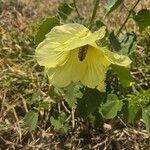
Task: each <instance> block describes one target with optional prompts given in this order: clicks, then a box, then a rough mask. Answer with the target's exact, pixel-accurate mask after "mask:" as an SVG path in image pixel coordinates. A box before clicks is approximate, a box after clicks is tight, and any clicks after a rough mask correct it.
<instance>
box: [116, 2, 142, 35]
mask: <svg viewBox="0 0 150 150" xmlns="http://www.w3.org/2000/svg"><path fill="white" fill-rule="evenodd" d="M139 2H140V0H137V2H136V3H135V4H134V6H133V8H132V9H131V10H130V11H129V14H128V16H127V18H126V19H125V21H124V22H123V24H122V26H121V27H120V29H119V30H118V33H117V36H118V35H119V34H120V33H121V31H122V29H123V27H124V26H125V24H126V23H127V21H128V19H129V17H130V15H131V13H132V12H133V10H134V9H135V7H136V6H137V5H138V3H139Z"/></svg>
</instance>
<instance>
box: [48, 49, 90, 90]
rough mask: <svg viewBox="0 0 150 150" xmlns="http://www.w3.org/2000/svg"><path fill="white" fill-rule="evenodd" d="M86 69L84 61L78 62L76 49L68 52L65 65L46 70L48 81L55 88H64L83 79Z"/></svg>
mask: <svg viewBox="0 0 150 150" xmlns="http://www.w3.org/2000/svg"><path fill="white" fill-rule="evenodd" d="M86 69H87V65H86V61H85V60H84V61H79V58H78V49H75V50H72V51H70V57H69V59H68V61H67V62H66V64H64V65H63V66H59V67H56V68H49V69H48V76H49V81H50V83H51V84H53V85H54V86H57V87H65V86H67V85H69V84H70V83H71V82H72V81H73V82H78V81H79V80H80V79H81V78H83V76H84V74H85V72H86Z"/></svg>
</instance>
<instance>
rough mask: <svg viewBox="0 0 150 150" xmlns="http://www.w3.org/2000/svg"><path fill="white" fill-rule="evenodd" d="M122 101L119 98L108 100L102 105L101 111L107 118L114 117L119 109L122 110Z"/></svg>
mask: <svg viewBox="0 0 150 150" xmlns="http://www.w3.org/2000/svg"><path fill="white" fill-rule="evenodd" d="M122 105H123V103H122V101H119V100H117V99H116V100H108V101H107V102H106V103H105V104H103V105H102V106H100V108H99V113H100V114H101V115H102V117H103V118H105V119H113V118H114V117H116V116H117V113H118V111H121V108H122Z"/></svg>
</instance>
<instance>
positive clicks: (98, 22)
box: [96, 20, 105, 28]
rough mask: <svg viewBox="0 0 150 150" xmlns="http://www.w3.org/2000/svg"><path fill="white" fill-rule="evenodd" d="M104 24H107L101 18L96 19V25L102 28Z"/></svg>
mask: <svg viewBox="0 0 150 150" xmlns="http://www.w3.org/2000/svg"><path fill="white" fill-rule="evenodd" d="M102 26H105V24H104V23H103V22H102V21H101V20H96V27H97V28H101V27H102Z"/></svg>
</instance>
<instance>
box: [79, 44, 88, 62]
mask: <svg viewBox="0 0 150 150" xmlns="http://www.w3.org/2000/svg"><path fill="white" fill-rule="evenodd" d="M88 48H89V45H84V46H82V47H80V48H79V52H78V58H79V60H80V61H83V60H84V59H85V57H86V54H87V50H88Z"/></svg>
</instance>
